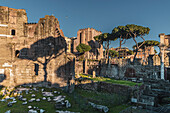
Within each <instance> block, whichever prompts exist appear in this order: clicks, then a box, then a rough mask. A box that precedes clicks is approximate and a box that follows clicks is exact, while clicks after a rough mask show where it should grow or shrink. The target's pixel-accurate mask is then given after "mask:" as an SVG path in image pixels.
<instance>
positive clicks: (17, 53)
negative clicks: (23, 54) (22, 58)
mask: <svg viewBox="0 0 170 113" xmlns="http://www.w3.org/2000/svg"><path fill="white" fill-rule="evenodd" d="M19 53H20V51H19V50H16V51H15V57H17V58H19Z"/></svg>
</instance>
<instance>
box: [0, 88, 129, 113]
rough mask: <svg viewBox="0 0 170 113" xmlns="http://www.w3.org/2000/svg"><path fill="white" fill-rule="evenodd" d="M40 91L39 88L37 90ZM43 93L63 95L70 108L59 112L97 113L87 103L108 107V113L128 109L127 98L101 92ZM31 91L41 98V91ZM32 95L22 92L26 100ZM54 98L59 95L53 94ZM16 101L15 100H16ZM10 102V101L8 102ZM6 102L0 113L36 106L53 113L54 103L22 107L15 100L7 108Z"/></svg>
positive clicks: (23, 111)
mask: <svg viewBox="0 0 170 113" xmlns="http://www.w3.org/2000/svg"><path fill="white" fill-rule="evenodd" d="M39 89H40V90H41V88H39ZM44 89H45V91H60V92H61V94H60V95H65V96H66V99H67V100H69V102H70V103H71V108H63V109H59V110H64V111H65V110H67V111H72V112H81V113H99V111H97V110H95V109H93V108H92V107H91V106H90V105H89V104H88V102H89V101H90V102H93V103H95V104H101V105H105V106H108V107H109V113H118V112H120V111H121V110H123V109H125V108H127V107H129V106H128V105H126V103H127V101H128V98H127V97H124V96H121V95H117V94H109V93H102V92H94V91H87V90H83V89H79V88H76V89H75V91H74V92H73V93H71V94H70V93H66V92H64V91H61V90H60V89H56V88H52V89H48V88H44ZM40 90H39V91H38V92H36V91H32V94H35V95H36V97H35V98H36V99H37V98H42V97H43V96H42V94H41V91H40ZM32 94H27V95H26V94H25V92H23V94H22V95H23V97H24V98H27V100H29V99H31V95H32ZM54 95H55V96H57V95H59V94H54ZM16 99H17V98H16ZM8 101H10V100H8ZM7 103H8V102H0V113H4V112H6V111H7V110H11V112H12V113H27V112H28V108H27V106H29V105H31V106H36V107H39V108H41V109H44V110H46V112H45V113H55V111H56V109H55V102H47V101H45V100H42V99H41V102H35V101H34V102H32V103H28V104H27V105H22V101H20V100H18V99H17V103H15V104H13V106H12V107H8V106H7Z"/></svg>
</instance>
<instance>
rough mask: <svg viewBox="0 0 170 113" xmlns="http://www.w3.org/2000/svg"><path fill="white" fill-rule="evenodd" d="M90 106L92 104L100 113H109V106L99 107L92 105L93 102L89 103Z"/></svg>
mask: <svg viewBox="0 0 170 113" xmlns="http://www.w3.org/2000/svg"><path fill="white" fill-rule="evenodd" d="M89 104H90V105H91V106H92V107H93V108H95V109H97V110H99V111H101V112H104V113H107V112H108V111H109V108H108V107H107V106H103V105H97V104H95V103H92V102H89Z"/></svg>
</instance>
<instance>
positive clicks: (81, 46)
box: [76, 44, 91, 53]
mask: <svg viewBox="0 0 170 113" xmlns="http://www.w3.org/2000/svg"><path fill="white" fill-rule="evenodd" d="M76 50H77V51H78V52H80V53H85V52H87V51H90V50H91V47H90V46H89V45H86V44H79V45H78V46H77V47H76Z"/></svg>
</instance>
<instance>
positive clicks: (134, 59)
mask: <svg viewBox="0 0 170 113" xmlns="http://www.w3.org/2000/svg"><path fill="white" fill-rule="evenodd" d="M138 50H139V49H136V52H135V56H134V58H133V63H134V62H135V60H136V55H137V53H138Z"/></svg>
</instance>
